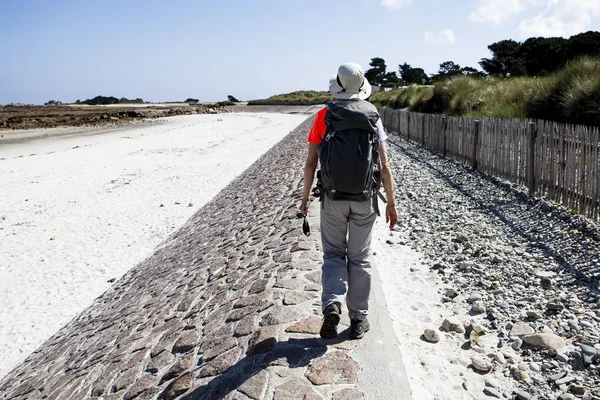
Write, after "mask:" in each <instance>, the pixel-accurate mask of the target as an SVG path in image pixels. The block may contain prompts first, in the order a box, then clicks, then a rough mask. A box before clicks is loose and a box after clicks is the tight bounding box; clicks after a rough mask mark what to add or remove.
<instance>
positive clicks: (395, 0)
mask: <svg viewBox="0 0 600 400" xmlns="http://www.w3.org/2000/svg"><path fill="white" fill-rule="evenodd" d="M412 2H413V0H381V5H382V6H384V7H385V8H402V7H406V6H410V5H411V4H412Z"/></svg>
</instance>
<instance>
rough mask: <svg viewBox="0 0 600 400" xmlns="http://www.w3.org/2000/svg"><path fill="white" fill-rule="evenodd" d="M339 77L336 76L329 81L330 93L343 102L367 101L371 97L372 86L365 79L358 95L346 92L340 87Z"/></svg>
mask: <svg viewBox="0 0 600 400" xmlns="http://www.w3.org/2000/svg"><path fill="white" fill-rule="evenodd" d="M336 78H337V75H334V77H333V78H332V79H329V93H331V94H332V95H333V97H336V98H338V99H342V100H350V99H363V100H364V99H367V98H368V97H369V96H370V95H371V90H372V89H371V84H370V83H369V81H368V80H367V78H365V79H364V81H363V84H362V86H361V87H360V90H359V91H358V93H352V92H346V91H344V89H343V88H342V87H341V86H340V85H338V83H337V79H336Z"/></svg>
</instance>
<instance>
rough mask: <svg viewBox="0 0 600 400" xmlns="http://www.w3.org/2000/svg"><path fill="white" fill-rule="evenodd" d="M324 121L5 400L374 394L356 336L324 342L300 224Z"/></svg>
mask: <svg viewBox="0 0 600 400" xmlns="http://www.w3.org/2000/svg"><path fill="white" fill-rule="evenodd" d="M311 122H312V119H309V120H307V121H306V122H304V123H303V124H301V125H300V126H299V127H298V128H297V129H296V130H294V132H292V133H291V134H290V135H288V136H287V137H286V138H285V139H284V140H283V141H281V142H280V143H279V144H278V145H276V146H275V147H274V148H272V149H271V150H270V151H269V152H268V153H267V154H265V155H264V156H263V157H261V158H260V159H259V160H258V161H257V162H256V163H255V164H253V165H252V166H251V167H250V168H249V169H248V170H247V171H246V172H245V173H244V174H243V175H241V176H240V177H238V178H237V179H236V180H234V181H233V182H232V183H231V184H230V185H229V186H228V187H227V188H225V189H224V190H223V191H222V192H221V193H220V194H219V195H218V196H217V197H216V198H215V199H213V200H212V201H211V202H210V203H208V204H207V205H206V206H205V207H203V208H202V209H201V210H199V211H198V212H197V213H196V214H195V215H194V216H193V217H192V218H191V219H190V220H189V221H188V222H187V223H186V224H185V225H184V226H183V227H182V228H181V229H180V230H179V231H177V232H176V233H175V234H173V236H172V237H170V238H169V239H167V240H166V241H165V242H164V243H163V244H162V245H161V246H159V248H158V249H157V250H156V251H155V253H154V254H153V255H152V256H150V257H149V258H148V259H146V260H145V261H143V262H142V263H141V264H139V265H138V266H137V267H136V268H134V269H133V270H131V271H130V272H129V273H128V274H127V275H125V276H124V277H123V278H122V279H121V280H119V281H118V282H117V283H115V285H114V287H112V288H111V289H110V290H108V291H107V292H106V293H105V294H103V295H102V296H101V297H99V298H98V299H96V301H95V302H94V303H93V304H92V305H91V306H90V307H89V308H88V309H87V310H85V311H84V312H82V313H81V314H80V315H79V316H78V317H76V318H75V319H74V320H73V321H71V322H70V323H69V324H67V325H66V326H65V327H64V328H62V329H61V330H60V331H59V332H58V333H56V334H55V335H54V336H53V337H52V338H50V339H49V340H48V341H47V342H46V343H45V344H44V345H43V346H42V347H41V348H40V349H39V350H37V351H36V352H34V353H33V354H32V355H31V356H30V357H28V358H27V359H26V360H25V361H24V362H23V363H22V364H21V365H19V366H18V367H16V368H15V369H14V370H13V371H11V372H10V373H9V374H8V375H7V376H6V377H4V379H3V380H2V381H0V398H2V399H43V398H47V399H61V400H62V399H88V398H103V399H106V400H109V399H111V400H112V399H156V398H164V399H172V398H185V399H217V398H226V399H246V400H247V399H255V400H258V399H263V398H265V399H271V398H274V399H277V400H282V399H297V398H304V399H307V400H308V399H323V398H327V399H330V398H333V399H338V400H341V399H360V398H363V394H362V393H361V392H360V391H359V390H358V389H357V388H356V380H357V374H358V370H359V367H358V364H357V363H356V362H355V361H353V360H352V358H351V357H350V356H349V355H348V351H347V350H348V349H350V348H352V347H353V346H355V343H356V342H349V341H345V340H343V339H338V340H336V341H328V342H325V341H323V340H321V339H318V336H317V335H315V333H316V331H317V330H318V327H319V325H320V317H319V315H320V300H319V293H320V292H319V291H320V260H321V255H320V253H319V252H318V251H317V246H318V245H319V244H318V243H317V240H318V235H313V236H311V237H309V238H306V237H304V236H303V235H302V233H301V229H300V226H301V223H300V222H299V221H298V220H297V219H295V214H296V206H297V204H298V202H299V201H298V199H299V196H300V195H301V181H302V170H303V163H304V160H303V158H304V154H305V150H304V149H305V146H306V139H305V138H306V135H307V132H308V129H309V127H310V123H311ZM207 173H210V171H207ZM313 218H314V217H313ZM313 223H314V221H313ZM40 301H43V298H40ZM299 396H300V397H299Z"/></svg>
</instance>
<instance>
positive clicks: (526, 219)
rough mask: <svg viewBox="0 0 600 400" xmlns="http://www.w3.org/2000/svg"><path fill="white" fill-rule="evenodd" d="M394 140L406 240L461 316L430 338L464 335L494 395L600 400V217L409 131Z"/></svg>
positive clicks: (473, 362)
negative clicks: (421, 143)
mask: <svg viewBox="0 0 600 400" xmlns="http://www.w3.org/2000/svg"><path fill="white" fill-rule="evenodd" d="M389 147H390V153H391V158H392V160H394V161H395V162H393V163H392V164H393V166H394V169H395V170H394V176H395V179H396V185H397V190H398V196H397V202H398V210H399V212H400V214H401V215H400V222H399V227H402V228H401V229H406V230H408V232H407V235H406V236H405V237H406V239H404V240H405V242H406V243H401V244H407V245H410V246H411V247H413V248H414V249H416V250H418V251H419V252H421V253H422V254H424V255H425V260H426V261H425V262H427V263H428V264H429V265H430V268H431V269H432V270H434V271H436V272H437V273H438V274H439V276H440V278H441V280H442V281H443V283H444V285H443V287H444V288H443V289H442V293H441V298H442V299H443V301H444V302H446V303H448V305H449V306H451V307H452V309H453V311H454V314H455V317H452V318H448V319H446V320H444V321H439V323H440V330H439V331H436V330H431V331H425V332H423V339H424V340H427V341H431V342H436V340H439V338H438V336H439V335H440V334H441V333H443V332H444V331H445V332H450V333H447V334H448V335H455V337H456V338H457V340H461V341H464V345H463V346H462V348H463V351H464V352H465V354H466V355H467V357H469V359H470V360H471V362H470V365H469V366H468V368H472V369H474V370H476V371H478V372H480V373H481V374H484V375H486V389H485V391H484V393H485V395H487V396H489V397H491V398H494V397H498V398H502V397H505V398H517V399H574V398H583V399H600V356H598V350H599V349H600V344H599V338H600V328H599V322H600V296H599V287H598V284H599V279H600V261H599V258H600V256H599V254H600V230H599V229H598V226H597V225H595V224H594V223H593V222H592V221H590V220H586V219H584V218H581V217H579V216H576V215H573V214H572V213H569V212H568V211H566V210H565V209H562V208H560V207H559V206H556V205H553V204H548V203H546V202H544V201H541V200H532V199H529V198H528V197H527V196H526V194H525V193H526V192H525V191H524V190H523V189H524V188H520V187H516V186H514V185H513V186H511V185H510V184H506V183H504V182H500V181H498V180H495V179H491V178H489V177H486V176H484V175H482V174H479V173H473V172H472V171H470V170H469V169H468V168H466V167H464V166H462V165H459V164H457V163H455V162H453V161H450V160H447V159H443V158H441V157H439V156H437V155H433V154H431V153H430V152H428V151H425V150H423V149H421V148H420V147H418V146H416V145H414V144H412V143H409V142H408V141H406V140H405V139H403V138H401V137H399V136H397V135H391V137H390V140H389ZM390 244H394V243H390ZM424 312H426V311H425V310H424ZM445 334H446V333H445ZM494 377H495V378H494ZM498 378H502V379H507V378H508V379H514V380H515V383H516V387H517V388H518V389H516V390H513V389H509V388H506V387H503V385H502V384H498ZM463 386H464V387H465V390H467V391H468V389H469V387H468V386H469V383H468V382H465V383H464V385H463ZM477 398H480V397H479V396H477Z"/></svg>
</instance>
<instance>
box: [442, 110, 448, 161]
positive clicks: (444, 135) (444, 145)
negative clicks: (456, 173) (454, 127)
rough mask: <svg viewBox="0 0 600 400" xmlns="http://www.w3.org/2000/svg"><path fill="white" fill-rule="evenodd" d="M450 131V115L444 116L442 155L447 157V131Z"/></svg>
mask: <svg viewBox="0 0 600 400" xmlns="http://www.w3.org/2000/svg"><path fill="white" fill-rule="evenodd" d="M447 131H448V117H442V156H443V157H446V132H447Z"/></svg>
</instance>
